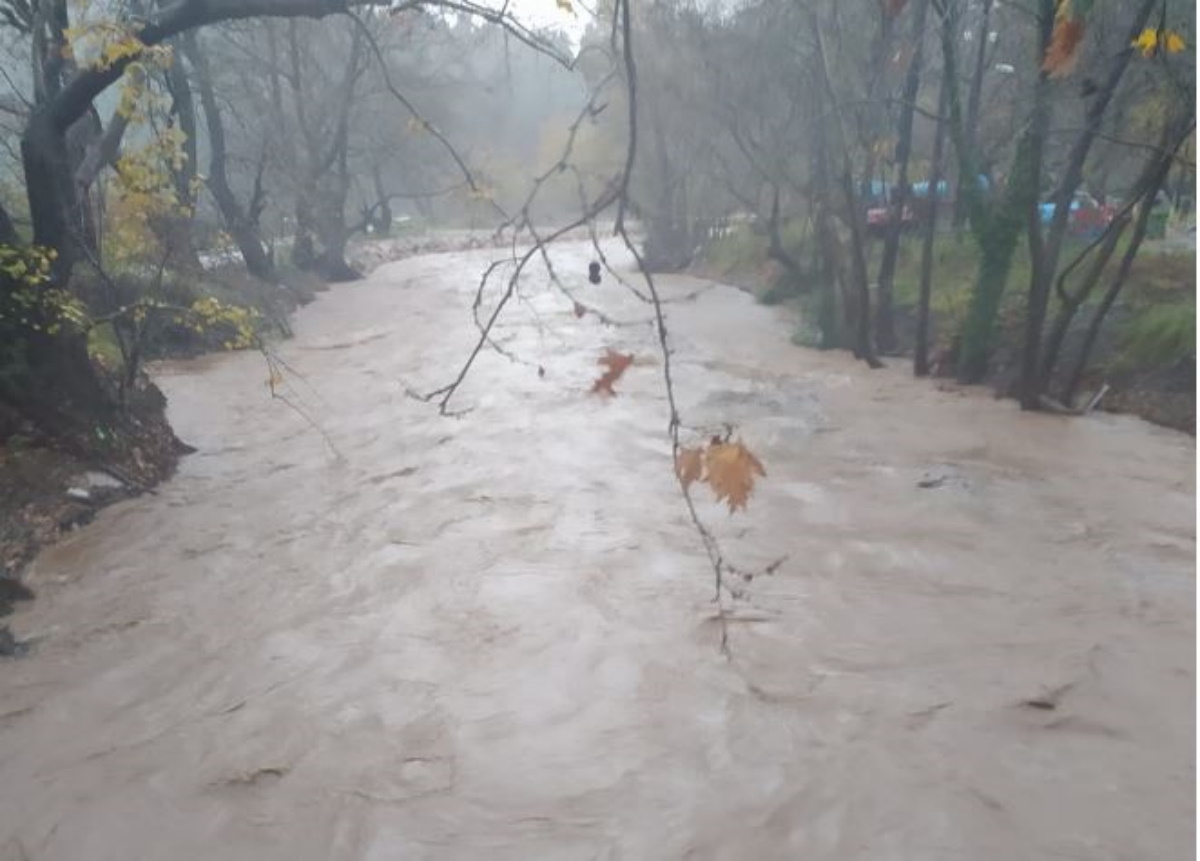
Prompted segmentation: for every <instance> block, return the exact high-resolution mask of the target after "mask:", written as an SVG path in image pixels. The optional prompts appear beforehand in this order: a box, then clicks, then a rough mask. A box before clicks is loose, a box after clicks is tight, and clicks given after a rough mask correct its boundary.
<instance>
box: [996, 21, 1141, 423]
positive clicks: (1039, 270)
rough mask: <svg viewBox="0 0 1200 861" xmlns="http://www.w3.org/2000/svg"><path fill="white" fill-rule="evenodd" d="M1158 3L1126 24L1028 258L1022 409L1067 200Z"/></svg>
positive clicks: (1033, 230)
mask: <svg viewBox="0 0 1200 861" xmlns="http://www.w3.org/2000/svg"><path fill="white" fill-rule="evenodd" d="M1158 2H1159V0H1142V3H1141V5H1140V6H1139V7H1138V9H1137V11H1136V13H1135V14H1134V18H1133V21H1132V23H1131V24H1130V27H1129V30H1128V35H1127V38H1126V41H1125V43H1124V44H1125V47H1124V48H1123V49H1122V50H1121V51H1120V53H1119V54H1118V55H1117V58H1116V61H1115V62H1114V64H1113V67H1112V68H1111V69H1110V70H1109V73H1108V77H1107V78H1106V79H1105V81H1104V85H1103V86H1102V87H1101V88H1100V89H1099V90H1098V91H1097V92H1096V93H1095V95H1093V96H1092V102H1091V104H1089V105H1088V109H1087V120H1086V123H1085V125H1084V128H1083V131H1081V132H1080V133H1079V137H1078V138H1076V139H1075V143H1074V145H1073V146H1072V147H1071V153H1070V155H1069V156H1068V157H1067V163H1066V167H1065V169H1064V170H1063V176H1062V181H1061V182H1060V183H1059V185H1058V188H1057V189H1056V191H1055V194H1054V204H1055V206H1054V215H1053V217H1052V218H1051V220H1050V227H1049V228H1048V229H1047V231H1046V241H1045V245H1044V247H1041V248H1040V249H1039V251H1040V253H1038V254H1037V255H1036V256H1035V257H1034V259H1032V260H1031V262H1032V264H1033V266H1032V274H1031V276H1030V283H1029V301H1028V304H1027V306H1026V316H1025V338H1024V349H1023V350H1022V353H1021V390H1020V393H1021V408H1022V409H1027V410H1035V409H1038V407H1039V406H1040V404H1041V396H1042V394H1043V389H1042V375H1041V364H1042V362H1041V356H1040V352H1041V346H1042V331H1043V329H1044V328H1045V324H1046V312H1047V309H1048V306H1049V303H1050V285H1051V283H1052V282H1053V280H1054V276H1055V274H1056V273H1057V272H1058V261H1059V257H1060V255H1061V253H1062V246H1063V240H1064V239H1065V238H1066V233H1067V223H1068V219H1069V217H1070V212H1071V200H1072V199H1073V198H1074V196H1075V192H1076V190H1078V188H1079V184H1080V182H1082V181H1083V165H1084V162H1086V161H1087V156H1088V152H1089V151H1090V150H1091V146H1092V143H1093V142H1094V141H1095V139H1096V135H1097V134H1098V133H1099V131H1100V124H1101V122H1102V121H1103V119H1104V112H1105V110H1106V109H1107V108H1108V103H1109V101H1110V100H1111V99H1112V96H1113V93H1115V92H1116V90H1117V85H1118V84H1120V82H1121V78H1122V77H1123V76H1124V74H1125V69H1126V68H1128V66H1129V60H1130V57H1131V56H1132V55H1133V48H1132V42H1133V41H1134V40H1135V39H1136V38H1137V36H1138V34H1139V33H1141V32H1142V30H1143V28H1144V27H1145V26H1146V21H1147V20H1149V18H1150V12H1151V11H1152V10H1153V8H1154V7H1155V6H1156V5H1158ZM1042 14H1043V16H1045V17H1051V18H1052V17H1053V14H1054V4H1053V3H1052V2H1050V0H1043V9H1042ZM1047 26H1053V24H1052V23H1051V24H1050V25H1046V24H1045V23H1043V29H1045V28H1046V27H1047ZM1047 41H1048V36H1047ZM1043 44H1045V42H1043ZM1035 122H1036V121H1035ZM1045 131H1046V130H1045V122H1043V123H1042V126H1041V128H1040V129H1039V134H1038V146H1037V151H1038V160H1039V162H1040V160H1041V150H1042V148H1043V144H1044V139H1045ZM1040 233H1041V223H1040V220H1036V213H1035V220H1034V221H1032V222H1031V225H1030V238H1031V240H1032V241H1034V242H1035V243H1036V244H1040Z"/></svg>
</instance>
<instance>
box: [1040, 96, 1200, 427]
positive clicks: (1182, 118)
mask: <svg viewBox="0 0 1200 861" xmlns="http://www.w3.org/2000/svg"><path fill="white" fill-rule="evenodd" d="M1185 104H1186V108H1185V109H1184V111H1183V112H1182V113H1181V114H1180V115H1179V116H1178V117H1176V119H1175V120H1174V121H1172V123H1171V129H1170V131H1169V132H1168V133H1167V134H1166V135H1164V140H1165V141H1169V143H1167V144H1166V145H1165V146H1163V148H1162V149H1161V150H1160V151H1159V154H1158V155H1157V156H1155V158H1156V159H1157V163H1156V164H1155V166H1154V170H1153V171H1151V172H1148V179H1147V182H1146V184H1145V187H1144V188H1143V191H1142V196H1141V199H1140V201H1139V203H1138V206H1139V209H1138V213H1137V217H1136V219H1135V220H1134V225H1133V235H1132V236H1131V237H1130V240H1129V245H1128V246H1127V247H1126V249H1125V253H1124V254H1123V255H1122V257H1121V263H1120V266H1118V267H1117V271H1116V273H1114V275H1113V279H1112V281H1111V282H1110V283H1109V287H1108V290H1107V291H1105V294H1104V298H1103V299H1102V300H1101V301H1100V306H1099V307H1098V308H1097V309H1096V312H1095V313H1094V314H1093V315H1092V319H1091V321H1090V322H1089V324H1088V328H1087V332H1086V334H1085V335H1084V339H1083V346H1082V348H1081V349H1080V351H1079V358H1078V359H1077V360H1076V362H1075V368H1074V370H1073V371H1072V372H1071V375H1070V377H1069V378H1068V380H1067V385H1066V388H1065V389H1064V391H1063V403H1066V404H1071V403H1073V402H1074V400H1075V396H1076V395H1077V394H1078V392H1079V386H1080V384H1081V383H1082V382H1083V375H1084V373H1085V372H1086V371H1087V365H1088V361H1089V360H1090V359H1091V355H1092V348H1093V347H1094V346H1095V343H1096V338H1097V337H1098V336H1099V334H1100V328H1101V326H1102V325H1103V324H1104V319H1105V317H1106V316H1107V315H1108V312H1109V310H1110V309H1111V308H1112V306H1113V305H1114V304H1115V303H1116V301H1117V297H1118V296H1119V295H1120V294H1121V290H1122V288H1123V287H1124V286H1125V282H1126V281H1127V280H1128V278H1129V271H1130V269H1132V268H1133V261H1134V260H1135V259H1136V258H1137V254H1138V251H1139V249H1140V248H1141V247H1142V241H1143V240H1144V239H1145V238H1146V229H1147V227H1148V226H1149V224H1150V214H1151V212H1152V211H1153V209H1154V199H1155V198H1156V197H1157V196H1158V192H1159V189H1161V188H1162V186H1163V183H1164V182H1166V179H1167V176H1168V175H1169V174H1170V172H1171V167H1172V166H1173V165H1174V163H1175V155H1176V153H1178V151H1179V148H1180V147H1181V146H1183V144H1184V142H1185V141H1186V140H1187V139H1188V137H1190V136H1191V135H1192V134H1193V133H1194V131H1195V128H1196V124H1195V106H1194V103H1193V102H1185Z"/></svg>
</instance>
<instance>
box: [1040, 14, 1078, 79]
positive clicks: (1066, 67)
mask: <svg viewBox="0 0 1200 861" xmlns="http://www.w3.org/2000/svg"><path fill="white" fill-rule="evenodd" d="M1082 41H1083V19H1082V18H1067V17H1065V16H1064V17H1060V18H1058V19H1057V20H1056V21H1055V22H1054V32H1053V33H1052V34H1051V35H1050V46H1049V47H1048V48H1046V59H1045V60H1043V61H1042V71H1043V72H1046V73H1047V74H1048V75H1049V76H1050V77H1052V78H1061V77H1064V76H1065V75H1069V74H1071V72H1072V71H1074V69H1075V66H1076V65H1077V64H1078V63H1079V44H1080V43H1081V42H1082Z"/></svg>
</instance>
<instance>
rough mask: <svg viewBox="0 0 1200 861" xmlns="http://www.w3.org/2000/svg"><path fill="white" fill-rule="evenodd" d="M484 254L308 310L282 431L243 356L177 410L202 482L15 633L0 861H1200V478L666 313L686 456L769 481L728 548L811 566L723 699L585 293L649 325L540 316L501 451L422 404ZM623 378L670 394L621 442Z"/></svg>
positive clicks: (167, 491)
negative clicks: (689, 442) (701, 448)
mask: <svg viewBox="0 0 1200 861" xmlns="http://www.w3.org/2000/svg"><path fill="white" fill-rule="evenodd" d="M495 253H496V252H494V251H481V252H478V253H474V254H467V255H463V254H456V255H440V256H433V257H424V258H417V259H412V260H408V261H404V262H401V263H396V264H391V265H388V266H385V267H383V268H382V269H380V270H379V271H377V272H376V273H375V274H374V275H373V276H372V277H371V279H369V280H368V281H365V282H362V283H358V284H351V285H345V286H342V287H338V288H336V289H335V290H334V291H333V292H331V293H330V294H327V295H326V296H325V297H323V298H322V299H321V300H320V301H318V302H317V303H316V304H315V305H313V306H310V307H308V308H306V309H304V310H303V311H301V312H300V314H299V315H298V317H297V319H296V321H295V328H296V334H297V337H296V338H295V340H293V341H290V342H288V343H286V344H283V345H281V346H280V348H279V352H280V355H281V357H282V358H283V359H284V360H285V361H286V362H287V365H288V367H289V368H291V369H292V370H291V371H289V372H287V373H286V374H285V375H284V376H285V379H286V381H287V382H286V387H285V389H284V391H285V393H286V394H287V395H288V398H289V403H285V402H283V401H280V400H272V399H271V398H270V396H269V392H268V389H267V386H266V380H267V376H268V374H267V370H266V368H265V367H264V365H263V361H262V357H260V356H258V355H255V354H239V355H228V356H221V357H215V358H209V359H205V360H200V361H196V362H192V363H187V364H179V365H173V366H168V367H164V368H162V369H160V382H161V384H162V385H163V387H164V389H165V390H166V391H167V393H168V395H169V396H170V399H171V416H172V418H173V421H174V423H175V426H176V428H177V430H178V431H179V434H180V436H181V437H182V438H183V439H185V440H186V441H187V442H189V443H191V444H192V445H195V446H197V447H198V449H199V452H198V453H197V454H195V455H192V456H190V457H189V458H187V459H186V460H185V461H184V462H183V464H182V466H181V469H180V471H179V474H178V476H177V477H176V478H175V479H174V480H172V481H171V482H170V483H168V484H166V485H164V486H163V487H161V488H160V490H159V492H158V493H157V495H155V496H146V497H142V498H140V499H137V500H133V501H129V502H125V503H121V504H119V505H117V506H114V507H113V508H110V509H108V510H106V511H104V512H102V513H101V515H100V516H99V517H98V518H97V520H96V522H95V523H93V524H92V525H91V526H89V527H88V528H86V529H84V530H83V531H81V532H80V533H79V534H78V535H77V536H76V537H74V538H72V539H70V540H68V541H66V542H64V543H62V544H60V545H58V546H57V547H55V548H53V549H51V550H49V551H46V552H44V553H43V554H42V555H41V556H40V557H39V558H38V560H37V561H36V562H35V563H34V566H33V569H32V571H31V574H30V577H29V580H30V582H31V584H32V585H33V586H34V587H35V588H37V589H38V591H39V600H38V601H37V602H35V603H34V604H33V605H31V606H29V607H28V608H26V609H22V610H20V611H19V612H18V613H17V614H16V615H15V616H13V617H11V620H10V621H11V622H12V627H13V630H14V632H15V633H17V634H18V635H19V636H21V637H23V638H33V640H34V641H35V648H34V650H33V654H32V655H31V656H30V657H28V658H25V659H22V660H19V661H9V662H5V663H4V664H2V665H0V777H2V780H0V859H4V861H8V859H88V861H102V859H122V861H128V859H164V858H170V859H175V861H182V859H193V858H194V859H212V858H221V859H256V861H260V859H359V858H361V859H425V858H429V859H479V858H487V859H542V858H547V859H618V858H619V859H675V858H693V859H730V861H735V859H736V861H741V859H775V858H779V859H795V858H803V859H806V861H813V859H830V861H834V859H836V861H845V859H939V858H945V859H964V858H971V859H1018V858H1019V859H1043V858H1044V859H1060V858H1063V859H1089V861H1090V859H1114V861H1115V859H1137V861H1150V859H1178V858H1185V857H1191V854H1192V852H1193V849H1192V846H1193V840H1194V828H1193V814H1194V802H1195V798H1194V786H1195V776H1194V775H1195V771H1194V754H1195V737H1194V734H1193V726H1194V717H1195V699H1194V694H1195V660H1194V654H1195V653H1194V637H1195V617H1194V596H1195V576H1194V574H1195V571H1194V558H1195V556H1194V554H1195V502H1194V499H1195V496H1194V494H1195V472H1194V463H1195V445H1194V440H1193V439H1191V438H1189V437H1186V436H1184V435H1182V434H1178V433H1175V432H1172V431H1167V430H1163V429H1159V428H1155V427H1153V426H1150V425H1147V424H1145V423H1143V422H1141V421H1138V420H1135V419H1128V418H1120V417H1113V416H1096V417H1091V418H1088V419H1082V420H1072V419H1064V418H1061V417H1054V416H1042V415H1025V414H1022V413H1020V412H1019V411H1018V410H1017V409H1016V408H1015V407H1014V406H1013V405H1012V404H1010V403H1008V402H1001V401H994V400H992V399H990V398H988V397H986V396H982V395H980V394H978V393H975V392H962V391H955V390H949V391H943V390H939V388H938V387H937V385H936V384H935V383H932V382H927V381H915V380H913V379H911V378H910V377H909V376H908V374H907V371H906V369H904V368H899V367H897V368H894V369H888V370H884V371H879V372H874V373H873V372H871V371H869V370H867V369H866V368H865V367H863V366H861V365H856V364H853V363H852V362H851V360H850V359H849V358H848V357H847V356H845V355H842V354H820V353H816V352H812V351H808V350H803V349H800V348H797V347H794V346H792V345H791V344H790V342H789V338H788V336H789V334H790V328H789V325H788V323H787V322H785V321H783V320H781V319H779V318H778V317H777V316H775V314H774V313H773V312H772V311H771V310H769V309H766V308H764V307H762V306H758V305H756V304H754V302H753V300H752V299H751V298H749V297H748V296H746V295H745V294H742V293H740V292H737V291H735V290H731V289H728V288H722V287H716V286H713V285H711V284H708V283H706V282H702V281H697V280H694V279H683V278H680V279H664V280H663V289H664V291H665V292H666V294H667V295H668V296H670V297H671V300H672V301H671V302H670V304H669V305H668V312H669V315H670V316H669V325H670V330H671V333H672V336H673V338H674V340H675V346H676V349H677V353H676V356H675V360H676V362H677V385H678V388H679V394H680V399H681V407H682V410H683V413H684V419H685V421H686V422H688V423H689V424H692V425H699V426H710V425H720V424H721V423H722V422H726V421H728V422H731V423H734V424H736V425H737V427H738V429H739V431H738V432H739V433H740V435H741V437H742V438H743V439H744V441H745V442H746V443H747V445H748V446H750V447H751V448H752V449H753V450H754V451H755V452H756V453H757V454H758V455H759V456H760V458H761V459H762V460H763V461H764V463H765V465H766V469H767V473H768V477H767V479H766V480H765V481H764V482H762V483H761V485H760V487H759V489H758V491H757V493H756V495H755V496H754V498H753V499H752V500H751V503H750V507H749V510H748V511H747V512H745V513H739V514H737V515H735V516H732V517H731V516H730V515H728V514H727V513H726V512H725V511H724V510H722V509H719V508H717V507H716V506H715V505H710V504H709V503H707V502H706V503H705V505H704V506H703V507H702V514H703V515H704V516H705V518H707V519H708V520H709V521H710V522H711V523H712V524H713V525H714V529H715V531H716V532H717V533H718V535H719V536H720V537H721V539H722V541H723V542H724V546H725V548H726V550H727V553H728V555H729V556H730V557H731V558H732V559H733V560H734V561H735V562H737V563H738V564H740V565H742V566H743V567H745V568H755V567H762V566H764V565H767V564H768V563H770V562H771V561H773V560H776V559H778V558H780V557H782V556H786V557H787V561H786V562H784V563H783V564H782V565H781V566H780V567H779V569H778V570H777V571H776V573H775V574H773V575H772V576H770V577H760V578H757V579H755V580H754V581H753V582H752V583H750V584H748V586H747V597H746V598H745V599H744V600H743V601H742V602H740V603H739V604H738V606H737V609H736V611H735V613H734V617H733V618H732V620H731V621H730V622H729V636H730V646H731V651H732V659H729V660H727V659H726V658H725V657H724V656H722V654H721V651H720V649H719V647H718V642H719V637H720V630H719V625H718V624H717V623H716V622H714V621H713V605H712V603H711V597H712V583H711V574H710V572H709V569H708V568H707V563H706V561H705V558H704V555H703V552H702V549H701V546H700V544H699V541H698V540H697V538H696V536H695V534H694V533H693V532H692V531H691V529H690V526H689V523H688V521H687V518H686V514H685V511H684V509H683V507H682V504H681V502H680V500H679V498H678V493H677V490H676V487H675V484H674V479H673V475H672V470H671V463H670V457H669V449H668V446H667V442H666V438H665V430H666V412H665V403H664V398H663V392H662V388H661V376H660V374H661V365H660V360H659V359H658V357H657V354H656V350H655V345H654V341H653V338H652V332H651V329H650V327H649V326H648V325H647V324H646V322H645V321H647V320H648V319H649V313H648V309H647V308H646V306H644V305H643V304H641V303H640V302H638V301H637V300H636V299H634V298H633V297H631V296H630V295H629V294H628V293H626V292H625V291H623V290H622V289H621V288H620V287H619V286H618V285H617V284H616V283H614V282H613V280H612V279H611V278H609V279H607V280H606V281H605V283H604V284H603V285H601V286H600V287H595V288H593V287H590V286H588V285H586V282H585V278H586V269H585V267H586V262H587V259H588V257H587V254H586V251H585V249H584V248H583V247H582V246H567V247H564V248H562V249H560V250H559V251H558V252H557V254H556V255H555V257H556V261H557V263H558V265H559V266H560V267H561V270H562V271H563V272H564V273H566V274H567V275H568V282H569V283H570V284H571V285H572V286H574V285H579V289H580V291H581V293H580V295H581V296H582V297H584V300H585V301H586V302H588V303H589V304H592V305H595V306H596V307H598V308H602V309H603V310H604V311H605V312H606V313H608V314H609V315H610V316H611V317H612V318H613V319H615V320H617V321H618V322H623V323H628V324H629V325H619V326H612V327H608V326H604V325H602V324H601V323H600V322H598V321H597V319H596V318H595V317H593V316H591V315H588V316H585V317H583V318H582V319H579V318H576V317H575V316H574V314H573V313H572V307H571V303H570V302H569V301H567V300H565V299H564V298H563V297H562V296H561V295H559V294H557V293H553V292H550V291H546V290H545V289H544V287H539V286H538V283H536V282H537V279H533V280H531V282H530V283H529V284H528V285H527V287H526V288H525V290H524V291H523V292H524V293H525V294H526V298H525V299H524V300H523V301H521V302H518V303H516V304H514V305H513V307H512V308H511V310H510V313H509V315H508V316H507V317H506V318H505V323H504V325H502V326H501V327H500V329H499V330H498V332H497V339H498V341H499V342H500V344H501V346H503V347H504V348H505V349H506V350H508V351H510V352H511V353H512V354H513V355H514V356H515V357H516V358H517V359H518V361H512V360H510V359H508V358H505V357H503V356H501V355H499V354H497V353H496V352H494V351H485V352H484V353H483V354H482V356H481V359H480V362H479V363H478V365H477V367H476V368H475V370H474V371H473V373H472V375H471V376H470V377H469V378H468V380H467V383H466V384H465V385H464V386H463V388H462V390H461V391H460V392H459V394H458V395H457V396H456V398H455V400H454V401H453V403H452V406H455V407H458V408H463V409H466V408H470V412H468V413H466V414H465V415H463V416H461V417H459V418H445V417H441V416H439V415H438V414H437V412H436V410H434V409H433V408H432V407H430V406H429V405H427V404H424V403H421V402H420V401H417V400H414V399H412V398H410V397H408V396H407V395H406V394H405V387H406V386H407V387H411V388H413V389H419V390H427V389H430V388H434V387H436V386H437V385H440V384H442V383H444V382H447V381H448V380H449V379H450V378H451V377H452V376H453V374H454V372H455V371H456V370H457V364H458V363H459V362H460V361H461V359H462V358H463V357H464V355H465V353H466V351H467V350H468V349H469V346H470V344H471V341H472V338H473V334H474V329H473V327H472V325H471V323H470V315H469V308H470V302H471V298H472V295H473V292H474V288H475V284H476V280H477V273H478V271H479V269H480V268H481V265H482V264H483V263H485V262H486V261H487V260H489V259H490V257H491V256H492V255H494V254H495ZM606 347H614V348H617V349H621V350H626V351H630V352H633V353H634V354H635V355H636V356H637V358H638V361H637V362H636V363H635V364H634V366H633V367H632V368H630V369H629V371H628V372H627V373H626V374H625V376H624V377H623V378H622V380H621V381H620V382H619V383H618V384H617V390H618V391H619V392H620V394H619V396H618V397H616V398H614V399H611V400H600V399H597V398H594V397H592V396H590V395H588V394H587V390H588V387H589V385H590V382H591V380H592V379H593V378H594V377H595V376H596V375H597V373H598V369H597V367H596V365H595V359H596V357H597V356H598V355H599V354H600V352H601V351H602V350H603V349H604V348H606ZM539 365H540V366H541V367H542V369H543V371H544V373H543V374H539V373H538V371H537V366H539ZM289 404H290V405H289ZM292 407H296V408H298V409H293V408H292ZM301 413H303V415H302V414H301ZM705 493H706V491H705V490H704V489H701V490H700V492H699V494H698V495H699V496H701V497H703V495H704V494H705Z"/></svg>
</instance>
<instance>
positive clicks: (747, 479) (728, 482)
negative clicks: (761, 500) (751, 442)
mask: <svg viewBox="0 0 1200 861" xmlns="http://www.w3.org/2000/svg"><path fill="white" fill-rule="evenodd" d="M704 465H705V467H706V468H707V470H708V478H707V479H706V480H707V481H708V484H709V486H710V487H711V488H712V489H713V492H714V493H716V495H717V501H718V502H722V501H724V502H726V503H728V505H729V513H730V514H732V513H733V512H735V511H737V510H738V509H739V508H745V507H746V502H747V501H748V500H749V499H750V494H752V493H753V492H754V477H755V475H758V476H760V477H762V478H766V476H767V471H766V470H765V469H763V465H762V462H761V461H759V459H758V458H757V457H755V456H754V455H753V454H752V453H751V452H750V449H748V448H746V446H745V445H743V444H742V441H741V440H738V441H737V442H732V443H730V442H718V443H714V444H712V445H710V446H709V447H708V451H707V452H705V457H704Z"/></svg>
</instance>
